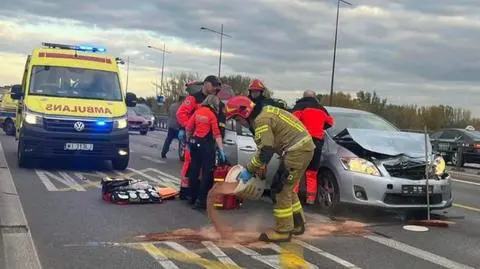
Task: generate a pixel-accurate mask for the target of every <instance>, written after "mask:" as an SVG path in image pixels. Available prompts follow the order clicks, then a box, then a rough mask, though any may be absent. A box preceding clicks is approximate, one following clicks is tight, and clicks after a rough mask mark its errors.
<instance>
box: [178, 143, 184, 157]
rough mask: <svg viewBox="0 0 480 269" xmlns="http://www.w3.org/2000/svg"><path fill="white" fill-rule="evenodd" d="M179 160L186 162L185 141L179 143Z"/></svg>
mask: <svg viewBox="0 0 480 269" xmlns="http://www.w3.org/2000/svg"><path fill="white" fill-rule="evenodd" d="M178 158H179V159H180V161H182V162H183V161H184V160H185V141H183V140H179V141H178Z"/></svg>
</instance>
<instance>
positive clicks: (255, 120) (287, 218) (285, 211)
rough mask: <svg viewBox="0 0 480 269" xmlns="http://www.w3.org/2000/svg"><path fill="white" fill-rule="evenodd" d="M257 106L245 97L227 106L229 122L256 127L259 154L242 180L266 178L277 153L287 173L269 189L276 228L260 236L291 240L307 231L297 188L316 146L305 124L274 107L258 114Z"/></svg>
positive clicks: (261, 238) (231, 101)
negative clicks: (293, 236)
mask: <svg viewBox="0 0 480 269" xmlns="http://www.w3.org/2000/svg"><path fill="white" fill-rule="evenodd" d="M255 106H256V105H255V103H253V102H252V101H251V100H250V99H249V98H247V97H244V96H236V97H233V98H231V99H230V100H228V102H227V104H226V116H227V119H230V118H234V117H235V118H236V119H237V120H238V121H239V123H240V124H242V125H244V126H245V127H253V128H254V130H255V132H254V139H255V143H256V144H257V148H258V149H257V152H256V153H255V154H254V156H253V158H252V159H251V160H250V162H249V164H248V165H247V167H246V168H245V169H244V170H242V172H241V173H240V176H239V178H240V179H241V180H242V181H244V182H248V180H250V179H251V178H252V177H254V175H257V177H258V178H261V179H264V177H265V175H266V166H267V164H268V163H269V162H270V160H271V158H272V157H273V154H274V153H277V154H278V155H279V156H281V159H282V162H283V164H284V166H285V170H284V172H283V173H282V176H281V177H280V179H279V180H275V181H274V182H273V183H272V186H271V187H270V191H271V193H272V198H274V199H273V200H274V203H275V205H274V210H273V212H274V216H275V221H276V223H275V228H274V230H273V231H268V232H265V233H262V234H261V235H260V238H259V239H260V240H262V241H266V242H282V241H290V239H291V237H292V235H301V234H303V233H304V231H305V216H304V214H303V209H302V205H301V203H300V200H299V199H298V196H297V194H296V193H295V192H294V186H295V185H296V184H297V182H298V181H300V179H301V178H302V175H303V174H304V173H305V169H306V168H307V166H308V164H309V163H310V161H311V159H312V157H313V151H314V149H315V145H314V144H313V141H312V138H311V137H310V135H309V134H308V131H307V129H306V128H305V126H303V124H302V123H301V122H300V121H299V120H298V119H297V118H296V117H295V116H293V115H292V114H291V113H289V112H288V111H285V110H283V109H280V108H278V107H274V106H269V105H267V106H264V107H263V109H262V110H261V111H260V112H256V111H255Z"/></svg>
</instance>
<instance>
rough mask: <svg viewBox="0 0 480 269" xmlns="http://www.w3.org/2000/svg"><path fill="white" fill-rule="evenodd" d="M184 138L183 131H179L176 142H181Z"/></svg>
mask: <svg viewBox="0 0 480 269" xmlns="http://www.w3.org/2000/svg"><path fill="white" fill-rule="evenodd" d="M184 137H185V131H184V130H179V131H178V140H180V141H182V140H183V138H184Z"/></svg>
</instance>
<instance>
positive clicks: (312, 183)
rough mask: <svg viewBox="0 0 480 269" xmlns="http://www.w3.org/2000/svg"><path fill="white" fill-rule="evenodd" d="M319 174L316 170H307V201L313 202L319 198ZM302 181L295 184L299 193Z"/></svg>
mask: <svg viewBox="0 0 480 269" xmlns="http://www.w3.org/2000/svg"><path fill="white" fill-rule="evenodd" d="M317 176H318V171H316V170H307V171H306V172H305V185H306V189H307V203H309V204H313V203H314V202H315V199H316V198H317V188H318V186H317ZM299 186H300V182H298V183H297V185H295V188H294V190H295V192H296V193H298V190H299Z"/></svg>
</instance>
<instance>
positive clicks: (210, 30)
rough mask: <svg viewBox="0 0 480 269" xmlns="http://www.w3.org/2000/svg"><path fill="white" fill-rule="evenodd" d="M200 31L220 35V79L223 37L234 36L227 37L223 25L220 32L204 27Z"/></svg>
mask: <svg viewBox="0 0 480 269" xmlns="http://www.w3.org/2000/svg"><path fill="white" fill-rule="evenodd" d="M200 30H205V31H209V32H212V33H215V34H218V35H220V56H219V58H218V78H220V74H221V73H220V72H221V69H222V53H223V37H224V36H226V37H230V38H232V36H230V35H227V34H225V33H224V32H223V23H222V25H221V26H220V32H218V31H215V30H212V29H210V28H207V27H203V26H202V27H200Z"/></svg>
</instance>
